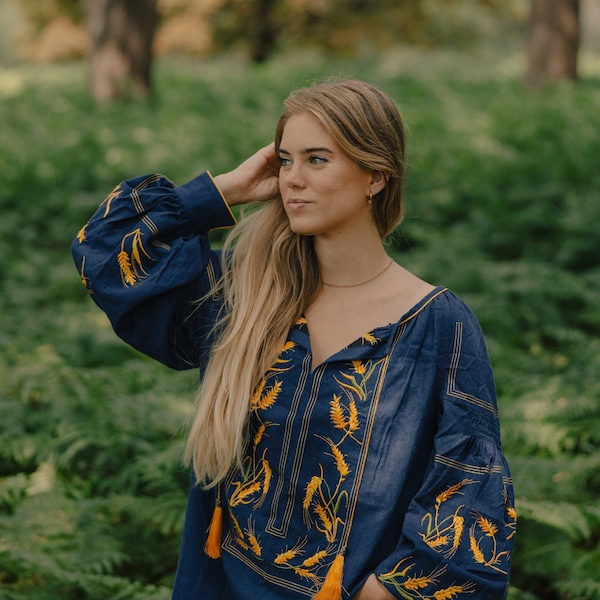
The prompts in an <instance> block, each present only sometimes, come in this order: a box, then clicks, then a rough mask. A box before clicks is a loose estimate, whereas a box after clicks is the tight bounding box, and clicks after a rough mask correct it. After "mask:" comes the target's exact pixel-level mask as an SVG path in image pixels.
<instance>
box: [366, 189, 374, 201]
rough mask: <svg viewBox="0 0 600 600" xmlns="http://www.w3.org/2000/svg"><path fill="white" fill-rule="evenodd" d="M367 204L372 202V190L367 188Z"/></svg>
mask: <svg viewBox="0 0 600 600" xmlns="http://www.w3.org/2000/svg"><path fill="white" fill-rule="evenodd" d="M367 202H368V203H369V204H373V192H372V191H371V190H369V197H368V198H367Z"/></svg>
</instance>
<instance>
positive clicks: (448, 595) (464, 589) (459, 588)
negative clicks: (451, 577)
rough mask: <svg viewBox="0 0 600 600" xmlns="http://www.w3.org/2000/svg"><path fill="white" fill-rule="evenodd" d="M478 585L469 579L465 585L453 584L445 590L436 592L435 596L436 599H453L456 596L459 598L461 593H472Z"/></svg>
mask: <svg viewBox="0 0 600 600" xmlns="http://www.w3.org/2000/svg"><path fill="white" fill-rule="evenodd" d="M476 587H477V586H476V585H475V584H474V583H473V582H472V581H469V582H467V583H465V584H464V585H452V586H450V587H448V588H445V589H443V590H438V591H437V592H434V593H433V598H434V600H453V599H454V598H458V596H459V595H460V594H472V593H473V592H474V591H475V589H476Z"/></svg>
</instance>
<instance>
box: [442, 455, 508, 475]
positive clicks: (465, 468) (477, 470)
mask: <svg viewBox="0 0 600 600" xmlns="http://www.w3.org/2000/svg"><path fill="white" fill-rule="evenodd" d="M435 462H436V463H439V464H441V465H444V466H446V467H450V468H452V469H456V470H458V471H462V472H463V473H472V474H473V475H488V474H489V473H500V474H501V473H503V469H502V466H501V465H494V466H492V467H490V466H486V467H481V466H476V465H467V464H465V463H461V462H458V461H457V460H453V459H452V458H448V457H447V456H442V455H441V454H436V455H435Z"/></svg>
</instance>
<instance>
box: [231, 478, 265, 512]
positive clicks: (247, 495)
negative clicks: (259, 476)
mask: <svg viewBox="0 0 600 600" xmlns="http://www.w3.org/2000/svg"><path fill="white" fill-rule="evenodd" d="M233 485H234V486H235V487H236V490H235V491H234V492H233V494H231V498H229V506H238V505H239V504H250V503H251V502H252V501H253V498H252V496H253V495H254V494H256V493H257V492H260V490H261V482H260V481H250V482H249V483H246V484H242V483H240V482H239V481H236V482H234V484H233Z"/></svg>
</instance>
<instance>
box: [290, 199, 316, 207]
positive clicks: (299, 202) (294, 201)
mask: <svg viewBox="0 0 600 600" xmlns="http://www.w3.org/2000/svg"><path fill="white" fill-rule="evenodd" d="M286 204H287V206H288V208H290V209H299V208H303V207H304V206H307V205H308V204H310V202H309V201H308V200H303V199H302V198H290V199H289V200H288V201H287V203H286Z"/></svg>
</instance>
